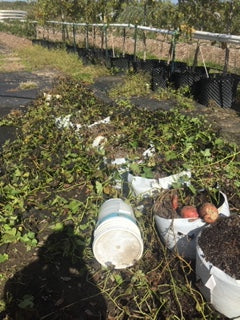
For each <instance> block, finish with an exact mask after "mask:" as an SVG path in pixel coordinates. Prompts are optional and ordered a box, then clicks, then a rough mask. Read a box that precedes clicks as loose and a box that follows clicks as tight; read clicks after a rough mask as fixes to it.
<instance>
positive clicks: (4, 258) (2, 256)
mask: <svg viewBox="0 0 240 320" xmlns="http://www.w3.org/2000/svg"><path fill="white" fill-rule="evenodd" d="M7 260H8V254H6V253H3V254H0V263H3V262H5V261H7Z"/></svg>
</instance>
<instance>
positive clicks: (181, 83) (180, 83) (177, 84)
mask: <svg viewBox="0 0 240 320" xmlns="http://www.w3.org/2000/svg"><path fill="white" fill-rule="evenodd" d="M203 78H207V74H206V73H202V72H193V71H191V70H185V71H183V72H174V73H172V74H171V77H170V82H171V83H172V84H173V86H174V88H175V89H179V88H181V87H185V86H189V87H190V86H192V85H193V83H194V82H197V81H199V80H200V79H203Z"/></svg>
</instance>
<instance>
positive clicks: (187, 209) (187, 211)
mask: <svg viewBox="0 0 240 320" xmlns="http://www.w3.org/2000/svg"><path fill="white" fill-rule="evenodd" d="M180 214H181V217H182V218H191V219H197V218H198V217H199V215H198V212H197V209H196V207H194V206H184V207H182V209H181V211H180Z"/></svg>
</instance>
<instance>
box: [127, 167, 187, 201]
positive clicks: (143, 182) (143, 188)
mask: <svg viewBox="0 0 240 320" xmlns="http://www.w3.org/2000/svg"><path fill="white" fill-rule="evenodd" d="M190 178H191V172H190V171H182V172H180V173H177V174H173V175H170V176H168V177H164V178H159V179H147V178H143V177H140V176H133V175H132V174H130V173H129V175H128V182H129V184H130V185H131V188H132V190H133V192H134V193H135V195H136V196H138V195H147V194H149V195H151V194H152V192H154V191H155V190H159V189H169V188H171V187H172V185H173V184H174V183H176V182H180V183H182V184H188V183H189V179H190Z"/></svg>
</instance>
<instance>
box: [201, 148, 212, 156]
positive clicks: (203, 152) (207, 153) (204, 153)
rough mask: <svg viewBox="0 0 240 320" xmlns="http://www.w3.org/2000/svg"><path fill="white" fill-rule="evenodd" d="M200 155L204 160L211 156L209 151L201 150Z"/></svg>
mask: <svg viewBox="0 0 240 320" xmlns="http://www.w3.org/2000/svg"><path fill="white" fill-rule="evenodd" d="M201 154H202V155H203V156H204V157H206V158H208V157H210V156H211V152H210V149H205V150H204V151H203V150H201Z"/></svg>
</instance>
